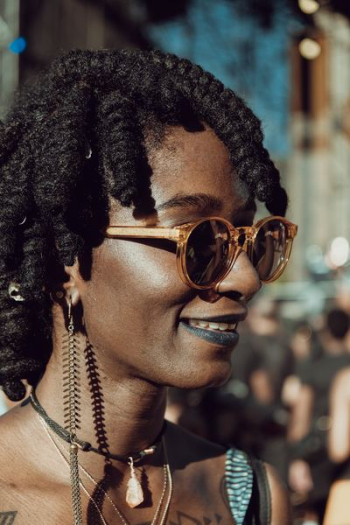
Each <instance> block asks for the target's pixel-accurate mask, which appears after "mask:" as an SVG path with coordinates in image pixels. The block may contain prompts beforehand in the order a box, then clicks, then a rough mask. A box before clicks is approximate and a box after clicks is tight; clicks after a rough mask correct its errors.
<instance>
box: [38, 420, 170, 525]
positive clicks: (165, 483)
mask: <svg viewBox="0 0 350 525" xmlns="http://www.w3.org/2000/svg"><path fill="white" fill-rule="evenodd" d="M39 421H40V423H41V425H42V426H43V428H44V430H45V432H46V434H47V435H48V437H49V439H50V441H51V442H52V444H53V446H54V447H55V449H56V450H57V452H58V453H59V455H60V456H61V458H62V459H63V461H64V463H65V464H66V465H67V467H68V469H69V468H70V466H69V461H68V460H67V458H66V456H65V455H64V453H63V450H62V448H61V446H59V445H58V444H57V443H56V441H55V440H54V438H53V436H52V435H51V433H50V432H49V428H50V427H49V426H48V424H47V423H46V421H44V420H43V419H42V418H41V417H40V416H39ZM162 444H163V450H164V456H165V463H164V465H163V474H164V477H163V490H162V494H161V497H160V500H159V503H158V505H157V509H156V512H155V514H154V517H153V520H152V523H151V525H164V523H165V519H166V517H167V514H168V511H169V507H170V502H171V497H172V492H173V484H172V476H171V470H170V466H169V459H168V454H167V449H166V444H165V439H164V437H163V438H162ZM79 468H80V469H81V471H82V472H83V473H84V474H85V475H86V477H87V478H88V479H90V481H92V482H93V483H94V485H95V486H97V485H98V483H97V481H96V480H95V479H94V478H93V477H92V476H91V474H90V473H89V472H88V471H87V470H86V469H85V468H84V467H83V466H82V465H80V464H79ZM79 484H80V486H81V489H82V490H83V492H84V493H85V494H86V495H87V496H88V498H89V499H90V501H91V502H92V504H93V505H94V507H95V509H96V511H97V513H98V514H99V516H100V519H101V521H102V523H103V525H108V524H107V522H106V520H105V518H104V516H103V514H102V512H101V510H100V508H99V506H98V505H97V503H96V501H95V500H94V498H93V497H92V496H91V494H90V493H89V491H88V490H87V488H86V487H85V485H84V483H83V482H82V481H81V480H80V479H79ZM167 488H168V498H167V501H166V504H165V507H164V511H163V514H162V516H161V517H160V518H159V515H160V512H161V508H162V506H163V502H164V498H165V494H166V491H167ZM100 490H101V492H102V493H103V494H104V496H105V497H106V498H107V499H108V501H109V502H110V504H111V505H112V507H113V509H114V510H115V512H116V514H117V515H118V517H119V519H120V520H121V522H122V523H123V525H130V524H129V522H128V521H127V520H126V518H125V516H124V515H123V514H122V512H121V511H120V510H119V508H118V507H117V505H116V504H115V503H114V501H113V500H112V498H111V497H110V496H109V494H108V493H107V492H106V491H105V490H103V489H102V488H101V487H100ZM158 519H159V523H158Z"/></svg>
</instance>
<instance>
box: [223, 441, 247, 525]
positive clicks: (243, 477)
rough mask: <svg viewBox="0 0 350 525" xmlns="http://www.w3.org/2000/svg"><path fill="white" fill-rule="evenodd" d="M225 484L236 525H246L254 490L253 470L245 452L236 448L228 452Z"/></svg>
mask: <svg viewBox="0 0 350 525" xmlns="http://www.w3.org/2000/svg"><path fill="white" fill-rule="evenodd" d="M225 482H226V489H227V496H228V501H229V504H230V508H231V512H232V516H233V519H234V520H235V524H236V525H244V518H245V515H246V512H247V509H248V505H249V502H250V498H251V495H252V490H253V470H252V467H251V465H250V462H249V460H248V457H247V455H246V454H245V453H244V452H242V451H240V450H236V449H234V448H230V449H229V450H228V451H227V453H226V463H225Z"/></svg>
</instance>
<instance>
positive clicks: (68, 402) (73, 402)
mask: <svg viewBox="0 0 350 525" xmlns="http://www.w3.org/2000/svg"><path fill="white" fill-rule="evenodd" d="M72 310H73V309H72V298H71V297H70V298H69V303H68V344H67V336H64V342H63V349H64V353H63V400H64V424H65V428H66V429H67V430H68V431H69V437H70V480H71V494H72V507H73V515H74V525H83V513H82V506H81V493H80V479H79V462H78V448H79V447H78V445H77V442H76V437H77V436H76V433H77V430H78V429H79V428H80V417H79V399H80V395H79V394H80V393H79V376H80V368H79V367H80V365H79V359H78V352H77V347H76V340H75V330H74V319H73V311H72Z"/></svg>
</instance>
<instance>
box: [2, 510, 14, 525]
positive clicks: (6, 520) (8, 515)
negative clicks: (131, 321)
mask: <svg viewBox="0 0 350 525" xmlns="http://www.w3.org/2000/svg"><path fill="white" fill-rule="evenodd" d="M16 514H17V512H16V511H15V510H14V511H11V512H0V525H12V523H14V521H15V517H16Z"/></svg>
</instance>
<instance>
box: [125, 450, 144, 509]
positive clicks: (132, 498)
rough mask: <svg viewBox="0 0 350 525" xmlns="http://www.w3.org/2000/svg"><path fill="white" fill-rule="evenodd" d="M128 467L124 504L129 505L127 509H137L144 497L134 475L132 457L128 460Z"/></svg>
mask: <svg viewBox="0 0 350 525" xmlns="http://www.w3.org/2000/svg"><path fill="white" fill-rule="evenodd" d="M129 466H130V474H131V477H130V479H129V481H128V484H127V488H126V502H127V504H128V505H129V507H131V508H132V509H133V508H134V507H137V506H138V505H140V504H141V503H142V502H143V500H144V496H143V491H142V487H141V483H140V482H139V480H138V479H137V477H136V474H135V469H134V461H133V459H132V457H130V458H129Z"/></svg>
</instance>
